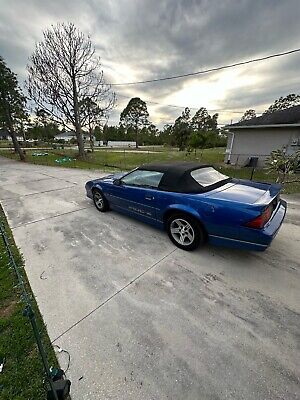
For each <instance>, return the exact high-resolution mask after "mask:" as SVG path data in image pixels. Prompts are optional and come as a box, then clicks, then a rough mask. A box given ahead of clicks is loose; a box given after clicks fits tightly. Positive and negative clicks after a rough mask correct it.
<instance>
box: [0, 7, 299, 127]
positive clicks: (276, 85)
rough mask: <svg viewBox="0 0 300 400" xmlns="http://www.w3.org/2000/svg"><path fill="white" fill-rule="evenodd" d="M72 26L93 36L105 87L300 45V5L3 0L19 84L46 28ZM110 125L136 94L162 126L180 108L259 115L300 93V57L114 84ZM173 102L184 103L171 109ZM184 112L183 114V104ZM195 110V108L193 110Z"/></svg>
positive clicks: (225, 115) (1, 16) (3, 39)
mask: <svg viewBox="0 0 300 400" xmlns="http://www.w3.org/2000/svg"><path fill="white" fill-rule="evenodd" d="M63 21H65V22H74V23H75V24H76V26H77V27H78V28H80V29H81V30H82V31H83V32H85V33H86V34H90V35H91V38H92V41H93V43H94V45H95V47H96V51H97V54H98V55H99V56H100V57H101V59H102V67H103V71H104V75H105V78H106V81H107V82H114V83H116V82H118V83H120V82H130V81H138V80H147V79H156V78H161V77H166V76H170V75H177V74H182V73H189V72H194V71H199V70H202V69H208V68H212V67H217V66H221V65H224V64H230V63H234V62H239V61H244V60H248V59H251V58H257V57H263V56H265V55H269V54H272V53H276V52H283V51H287V50H290V49H294V48H298V47H300V0H285V1H282V0H222V1H219V0H107V1H100V0H72V1H70V0H52V1H48V0H47V1H46V0H26V1H24V0H9V1H8V0H0V54H1V55H2V57H4V59H5V60H6V62H7V64H8V66H9V67H10V68H11V69H12V70H13V71H14V72H16V73H17V74H18V76H19V81H20V83H21V84H22V82H23V81H24V79H25V78H26V63H27V60H28V57H29V55H30V54H31V53H32V52H33V49H34V46H35V43H36V42H37V41H40V40H41V39H42V31H43V30H44V29H45V28H47V27H49V26H50V25H51V24H55V23H57V22H63ZM114 89H115V91H116V94H117V98H118V104H117V107H116V109H115V111H114V112H113V114H112V115H111V118H110V124H113V123H117V122H118V120H119V114H120V111H122V109H123V108H124V107H125V106H126V104H127V102H128V100H129V98H130V97H132V96H139V97H141V98H142V99H143V100H145V101H147V100H148V101H153V102H156V103H159V104H151V103H150V102H148V109H149V112H150V118H151V120H152V121H153V122H154V123H155V124H157V125H159V126H162V125H163V124H164V123H171V122H173V121H174V119H175V118H176V117H177V116H178V115H180V113H181V111H182V108H183V107H186V106H188V107H190V108H191V109H192V111H195V110H196V109H198V108H199V107H202V106H204V107H206V108H207V109H209V110H211V111H212V112H215V110H218V111H219V114H220V117H219V122H220V123H228V122H230V121H231V120H233V121H236V120H238V119H239V118H240V116H241V114H239V112H243V111H244V110H245V109H248V108H254V109H256V111H257V113H259V112H263V111H264V110H265V109H266V108H267V107H268V105H269V104H270V103H272V102H273V101H274V100H275V99H276V98H278V97H279V96H281V95H287V94H289V93H300V53H296V54H293V55H288V56H285V57H281V58H277V59H273V60H268V61H262V62H259V63H255V64H250V65H247V66H242V67H236V68H232V69H228V70H225V71H220V72H214V73H210V74H205V75H201V76H196V77H193V78H185V79H176V80H172V81H165V82H158V83H148V84H142V85H136V86H117V87H115V88H114ZM169 105H173V106H178V107H170V106H169ZM181 107H182V108H181ZM194 108H195V110H194Z"/></svg>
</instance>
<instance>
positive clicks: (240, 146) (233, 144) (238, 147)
mask: <svg viewBox="0 0 300 400" xmlns="http://www.w3.org/2000/svg"><path fill="white" fill-rule="evenodd" d="M225 128H226V129H228V139H227V148H226V154H225V162H226V163H227V164H233V165H239V166H245V165H247V164H248V163H249V161H250V160H251V158H253V157H256V158H257V159H258V160H257V161H258V164H257V165H258V166H259V167H263V166H264V164H265V161H266V158H267V157H268V156H269V155H270V153H271V152H272V151H273V150H277V149H282V148H283V149H285V150H286V152H287V154H292V153H294V152H295V151H296V150H300V106H294V107H290V108H287V109H286V110H282V111H276V112H273V113H271V114H264V115H261V116H260V117H256V118H252V119H249V120H246V121H242V122H238V123H236V124H231V125H227V126H226V127H225Z"/></svg>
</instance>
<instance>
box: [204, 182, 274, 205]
mask: <svg viewBox="0 0 300 400" xmlns="http://www.w3.org/2000/svg"><path fill="white" fill-rule="evenodd" d="M280 189H281V186H280V185H278V184H271V183H263V182H253V181H248V180H238V179H233V180H232V181H231V182H229V183H227V184H225V185H224V186H222V187H220V188H219V189H216V190H213V191H211V192H208V193H207V196H208V197H210V198H213V199H218V200H225V201H231V202H237V203H243V204H250V205H255V206H257V207H261V206H263V207H264V206H266V205H269V204H270V203H271V202H272V201H274V200H275V199H277V197H278V194H279V192H280Z"/></svg>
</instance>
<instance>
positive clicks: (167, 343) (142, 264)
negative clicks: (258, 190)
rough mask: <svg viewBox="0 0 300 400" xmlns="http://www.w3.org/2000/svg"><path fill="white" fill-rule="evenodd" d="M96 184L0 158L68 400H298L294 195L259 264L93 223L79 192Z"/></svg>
mask: <svg viewBox="0 0 300 400" xmlns="http://www.w3.org/2000/svg"><path fill="white" fill-rule="evenodd" d="M101 175H102V174H101V173H100V172H98V173H97V172H95V171H93V172H89V171H81V170H74V169H63V168H54V167H44V166H35V165H29V164H21V163H17V162H14V161H10V160H7V159H3V158H0V199H1V203H2V206H3V208H4V210H5V212H6V215H7V217H8V220H9V223H10V226H11V227H12V229H13V233H14V236H15V240H16V242H17V245H18V246H19V247H20V249H21V252H22V253H23V254H24V257H25V261H26V272H27V275H28V277H29V281H30V283H31V286H32V289H33V291H34V293H35V295H36V298H37V301H38V304H39V307H40V310H41V312H42V314H43V317H44V319H45V322H46V324H47V328H48V332H49V335H50V338H51V340H53V341H54V343H55V344H57V345H59V346H61V347H62V348H64V349H66V350H67V351H69V353H70V355H71V365H70V370H69V372H68V376H69V378H70V379H71V380H72V398H73V400H85V399H89V400H94V399H122V400H123V399H124V400H127V399H128V400H129V399H131V400H132V399H144V400H150V399H212V400H217V399H220V400H221V399H222V400H223V399H237V400H242V399H247V400H257V399H259V400H263V399H272V400H276V399H278V400H279V399H281V400H282V399H284V400H288V399H299V398H300V389H299V371H300V354H299V344H300V340H299V339H300V337H299V332H300V318H299V309H300V278H299V269H300V196H289V197H288V196H287V197H286V199H287V200H288V205H289V208H288V214H287V217H286V220H285V222H284V224H283V226H282V228H281V230H280V232H279V234H278V236H277V237H276V239H275V240H274V242H273V244H272V246H271V247H270V248H269V249H268V250H267V251H265V252H264V253H251V252H242V251H237V250H229V249H223V248H216V247H211V246H206V247H205V248H203V249H201V250H200V249H199V250H197V251H195V252H192V253H187V252H184V251H181V250H179V249H177V248H176V247H174V246H173V245H172V244H171V242H170V241H169V240H168V238H167V236H166V234H165V233H164V232H160V231H158V230H156V229H154V228H152V227H149V226H147V225H144V224H142V223H139V222H136V221H134V220H132V219H129V218H126V217H124V216H121V215H118V214H116V213H114V212H108V213H105V214H100V213H99V212H97V210H96V209H95V208H94V206H93V204H92V202H91V201H90V200H89V199H87V198H86V197H85V192H84V183H85V182H86V181H87V180H88V179H90V178H94V177H99V176H101ZM59 359H60V363H61V366H62V368H64V367H65V365H66V362H67V358H66V357H65V354H63V353H62V354H59Z"/></svg>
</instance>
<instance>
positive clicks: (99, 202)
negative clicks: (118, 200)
mask: <svg viewBox="0 0 300 400" xmlns="http://www.w3.org/2000/svg"><path fill="white" fill-rule="evenodd" d="M93 201H94V204H95V207H96V208H97V210H98V211H101V212H104V211H107V210H108V209H109V205H108V201H107V200H106V198H105V197H104V194H103V193H102V192H100V190H97V189H95V190H94V191H93Z"/></svg>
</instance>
